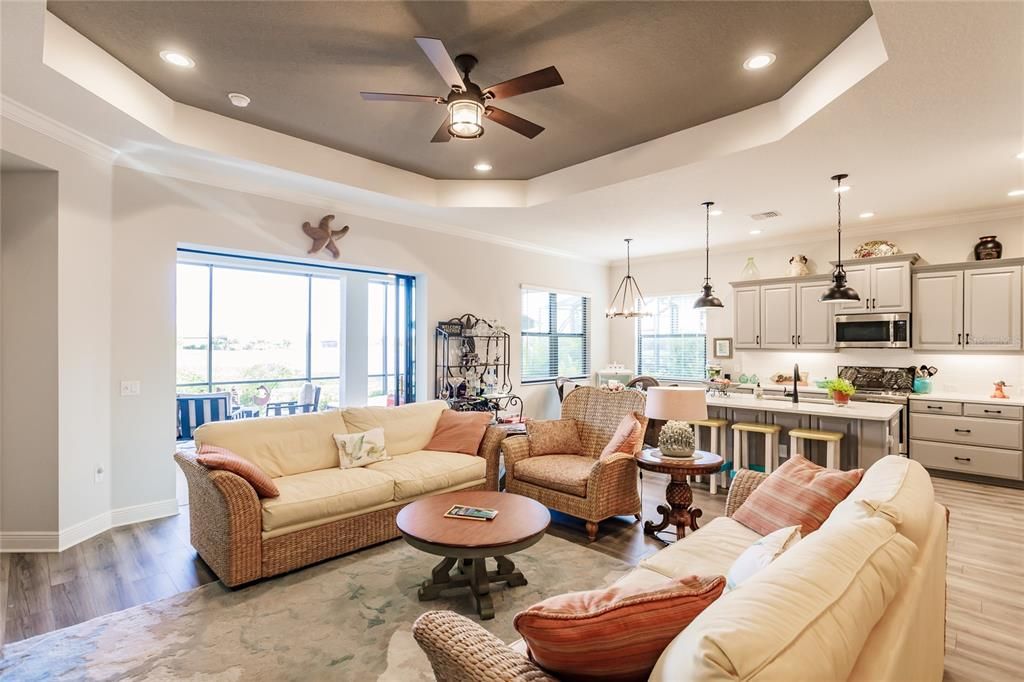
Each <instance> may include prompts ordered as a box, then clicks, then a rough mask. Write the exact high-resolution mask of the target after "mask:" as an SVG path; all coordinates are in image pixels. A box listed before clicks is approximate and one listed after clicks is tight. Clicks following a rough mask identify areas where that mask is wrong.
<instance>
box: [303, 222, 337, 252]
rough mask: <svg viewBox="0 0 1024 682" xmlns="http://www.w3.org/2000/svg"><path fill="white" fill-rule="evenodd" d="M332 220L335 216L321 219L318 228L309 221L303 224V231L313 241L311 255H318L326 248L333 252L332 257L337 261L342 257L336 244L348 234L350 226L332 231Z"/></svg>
mask: <svg viewBox="0 0 1024 682" xmlns="http://www.w3.org/2000/svg"><path fill="white" fill-rule="evenodd" d="M332 220H334V216H333V215H325V216H324V217H323V218H321V219H320V224H319V225H318V226H317V227H313V226H312V225H310V224H309V222H308V221H307V222H305V223H302V231H303V232H305V233H306V236H307V237H309V238H310V239H312V240H313V246H312V247H311V248H310V249H309V253H316V252H318V251H319V250H320V249H322V248H324V247H325V246H326V247H327V250H328V251H330V252H331V257H333V258H335V259H337V258H338V256H340V255H341V251H339V250H338V244H337V243H336V242H337V240H338V239H341V238H342V237H344V236H345V235H346V234H348V225H346V226H345V227H343V228H341V229H340V230H332V229H331V221H332Z"/></svg>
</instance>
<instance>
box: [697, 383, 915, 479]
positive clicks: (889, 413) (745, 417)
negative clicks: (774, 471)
mask: <svg viewBox="0 0 1024 682" xmlns="http://www.w3.org/2000/svg"><path fill="white" fill-rule="evenodd" d="M707 403H708V416H709V417H719V418H722V419H727V420H728V421H729V423H730V424H735V423H736V422H757V423H761V424H778V425H779V426H781V427H782V432H781V433H780V434H779V438H780V440H779V442H780V444H781V447H780V460H782V459H784V458H785V457H788V456H789V431H790V429H797V428H799V429H818V430H821V431H838V432H840V433H842V434H843V440H842V443H841V447H840V467H841V468H842V469H857V468H864V469H866V468H867V467H869V466H871V465H872V464H874V463H875V462H877V461H878V460H880V459H881V458H882V457H885V456H886V455H889V454H898V449H899V448H898V442H899V428H900V413H901V411H902V410H903V409H905V406H904V405H897V404H888V403H868V402H851V403H850V404H849V405H847V406H845V407H839V406H836V405H834V404H832V401H831V400H827V399H826V398H824V396H823V395H822V394H821V393H811V392H808V394H807V395H806V396H802V398H801V402H799V403H793V402H792V399H791V398H784V397H782V396H779V395H770V394H769V395H765V397H764V398H762V399H757V398H754V397H753V396H752V395H749V394H731V395H728V396H714V397H712V396H708V398H707ZM727 430H728V432H729V433H728V434H727V438H728V452H729V453H733V452H735V444H734V443H733V434H732V430H731V429H727ZM704 438H705V440H703V441H701V442H702V443H706V435H705V436H704ZM748 438H749V440H748V443H749V448H748V451H750V452H751V453H752V455H751V461H752V462H753V463H754V464H758V465H762V466H763V464H764V442H763V439H761V438H752V437H750V436H748ZM804 444H805V447H806V448H808V452H806V453H802V454H805V455H809V456H810V458H811V459H813V460H814V461H816V462H818V463H820V464H824V462H825V444H824V443H816V442H815V443H808V442H806V441H805V442H804ZM705 449H706V448H705ZM726 458H727V459H729V457H726Z"/></svg>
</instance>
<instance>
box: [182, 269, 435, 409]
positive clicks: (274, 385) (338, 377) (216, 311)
mask: <svg viewBox="0 0 1024 682" xmlns="http://www.w3.org/2000/svg"><path fill="white" fill-rule="evenodd" d="M188 253H189V255H188V260H182V262H179V264H178V268H177V296H178V298H177V315H178V317H177V326H178V329H177V384H178V386H177V388H178V392H179V394H180V393H207V392H222V391H223V392H229V393H231V394H232V396H233V402H234V404H235V408H234V409H235V410H244V411H245V412H244V413H245V415H247V416H252V415H255V414H258V413H259V410H260V408H261V407H262V406H263V405H265V404H266V403H267V402H268V401H269V402H273V403H276V402H289V401H296V400H298V399H299V398H300V392H301V391H302V387H303V385H305V384H307V383H312V384H313V385H314V386H316V387H318V388H319V389H320V393H319V401H318V403H317V408H318V409H325V408H330V407H336V406H339V405H341V404H342V403H343V402H346V398H347V397H351V399H354V400H356V401H357V402H358V403H359V404H361V403H362V402H363V401H362V400H360V398H361V397H362V396H366V398H367V401H368V402H369V403H371V404H390V405H397V404H402V403H405V402H410V401H412V400H413V399H414V396H415V382H414V379H413V377H414V374H415V369H414V368H415V359H414V349H415V343H414V334H415V320H414V319H413V310H414V308H415V306H414V305H413V301H414V300H415V278H413V277H409V276H406V275H393V274H376V273H366V272H359V271H352V270H345V269H341V268H331V267H323V268H316V267H315V266H314V267H310V266H300V265H297V264H295V265H293V264H281V263H279V262H276V261H263V260H261V259H237V262H235V259H232V258H228V257H224V256H217V257H216V258H212V256H213V254H207V256H209V257H211V261H212V262H207V263H202V262H196V261H197V260H199V257H198V256H197V255H195V252H188ZM356 284H358V286H356ZM350 285H351V286H350ZM364 291H365V292H366V294H365V295H366V297H367V298H366V300H364V301H359V302H358V303H360V305H353V303H352V301H350V300H349V297H351V296H362V295H363V294H362V292H364ZM362 334H366V335H367V337H366V339H365V342H366V346H365V348H366V349H368V357H367V358H365V359H364V358H357V359H356V361H353V360H352V358H349V357H346V355H347V354H348V353H356V352H359V350H358V349H361V348H363V347H364V346H363V340H362V339H358V341H357V342H350V339H352V338H354V337H353V336H352V335H362ZM362 367H366V372H365V376H362V377H360V376H347V375H349V374H352V373H353V370H351V368H356V369H355V370H354V371H355V372H359V370H360V369H361V368H362ZM350 382H362V385H361V386H358V387H356V386H355V384H351V383H350ZM351 387H354V388H355V390H349V391H347V392H346V388H351ZM346 393H348V396H346Z"/></svg>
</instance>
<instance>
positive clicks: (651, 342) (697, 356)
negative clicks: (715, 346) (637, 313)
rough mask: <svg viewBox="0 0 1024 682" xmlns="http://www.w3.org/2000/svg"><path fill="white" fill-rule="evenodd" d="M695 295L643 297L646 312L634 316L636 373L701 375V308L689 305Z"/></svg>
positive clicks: (703, 330) (703, 360) (692, 377)
mask: <svg viewBox="0 0 1024 682" xmlns="http://www.w3.org/2000/svg"><path fill="white" fill-rule="evenodd" d="M696 298H697V294H678V295H674V296H657V297H654V298H649V299H647V301H646V307H645V308H644V312H646V313H648V316H646V317H638V318H637V327H636V330H637V344H636V350H637V360H636V366H637V374H643V375H647V376H653V377H656V378H658V379H684V380H698V381H699V380H701V379H704V378H705V374H706V367H707V333H706V328H705V318H704V314H703V312H702V311H700V310H695V309H694V307H693V302H694V300H696Z"/></svg>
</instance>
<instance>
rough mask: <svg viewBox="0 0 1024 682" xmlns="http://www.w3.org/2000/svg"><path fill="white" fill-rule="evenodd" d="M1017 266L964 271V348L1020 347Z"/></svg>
mask: <svg viewBox="0 0 1024 682" xmlns="http://www.w3.org/2000/svg"><path fill="white" fill-rule="evenodd" d="M1020 280H1021V269H1020V268H1019V267H1009V268H992V269H987V268H986V269H984V270H967V271H966V272H965V273H964V348H966V349H967V350H1020V349H1021V327H1020V325H1021V289H1020Z"/></svg>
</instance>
